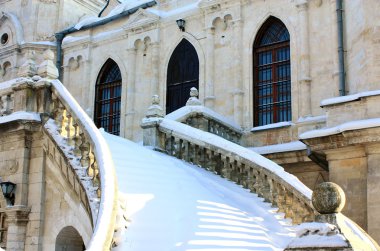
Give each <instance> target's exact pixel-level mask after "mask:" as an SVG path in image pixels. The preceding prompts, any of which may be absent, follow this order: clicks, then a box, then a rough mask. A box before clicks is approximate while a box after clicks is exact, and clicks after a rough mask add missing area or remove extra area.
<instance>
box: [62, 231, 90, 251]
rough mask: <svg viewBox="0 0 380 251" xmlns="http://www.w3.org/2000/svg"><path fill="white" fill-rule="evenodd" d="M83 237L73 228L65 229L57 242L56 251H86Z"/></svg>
mask: <svg viewBox="0 0 380 251" xmlns="http://www.w3.org/2000/svg"><path fill="white" fill-rule="evenodd" d="M84 250H85V246H84V243H83V239H82V236H80V234H79V233H78V231H77V230H76V229H75V228H74V227H71V226H68V227H64V228H63V229H62V230H61V231H60V232H59V233H58V236H57V239H56V241H55V251H84Z"/></svg>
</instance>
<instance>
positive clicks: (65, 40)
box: [62, 36, 90, 45]
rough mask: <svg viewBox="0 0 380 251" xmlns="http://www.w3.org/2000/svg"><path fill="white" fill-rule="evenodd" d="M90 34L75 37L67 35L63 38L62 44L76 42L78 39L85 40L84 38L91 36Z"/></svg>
mask: <svg viewBox="0 0 380 251" xmlns="http://www.w3.org/2000/svg"><path fill="white" fill-rule="evenodd" d="M89 37H90V36H78V37H74V36H66V37H65V38H64V39H63V40H62V45H65V44H69V43H74V42H76V41H80V40H84V39H87V38H89Z"/></svg>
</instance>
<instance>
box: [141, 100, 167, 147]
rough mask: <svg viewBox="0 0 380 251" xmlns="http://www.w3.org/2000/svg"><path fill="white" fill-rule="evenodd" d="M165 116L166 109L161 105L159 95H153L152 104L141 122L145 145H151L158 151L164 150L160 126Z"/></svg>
mask: <svg viewBox="0 0 380 251" xmlns="http://www.w3.org/2000/svg"><path fill="white" fill-rule="evenodd" d="M163 116H164V111H163V109H162V107H161V106H160V98H159V96H158V95H153V96H152V105H151V106H150V107H149V108H148V111H147V112H146V116H145V118H144V119H143V120H142V122H141V128H142V129H143V145H144V146H150V147H152V148H153V149H155V150H157V151H164V148H165V144H164V139H163V138H162V137H160V132H159V130H158V126H159V124H160V122H161V119H162V117H163Z"/></svg>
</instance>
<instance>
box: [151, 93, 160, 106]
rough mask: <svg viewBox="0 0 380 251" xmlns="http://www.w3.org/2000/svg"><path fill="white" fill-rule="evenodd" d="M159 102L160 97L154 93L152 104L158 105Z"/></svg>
mask: <svg viewBox="0 0 380 251" xmlns="http://www.w3.org/2000/svg"><path fill="white" fill-rule="evenodd" d="M159 104H160V97H159V96H158V95H157V94H156V95H153V96H152V105H159Z"/></svg>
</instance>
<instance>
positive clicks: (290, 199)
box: [0, 56, 378, 250]
mask: <svg viewBox="0 0 380 251" xmlns="http://www.w3.org/2000/svg"><path fill="white" fill-rule="evenodd" d="M30 64H32V63H30ZM51 65H52V62H51V57H49V56H47V57H46V61H45V62H43V63H42V64H41V65H40V66H39V67H37V69H38V73H39V75H40V76H35V73H36V72H35V71H33V70H31V71H29V70H28V69H33V67H31V66H32V65H26V66H24V67H26V68H27V69H26V71H23V72H27V74H26V75H25V76H24V77H21V78H18V79H16V80H13V81H9V82H5V83H2V84H1V85H0V100H1V106H0V116H1V117H0V124H6V123H10V122H12V121H23V123H24V122H25V123H26V122H31V123H32V125H35V126H36V127H38V126H40V127H41V128H42V129H41V130H43V135H44V138H45V141H44V142H45V143H44V149H45V151H46V152H47V154H48V156H49V158H51V159H52V160H54V161H55V163H57V168H58V169H60V171H61V172H62V173H63V175H64V176H65V177H66V179H67V182H68V183H70V184H71V185H72V187H73V188H74V190H75V193H76V194H77V197H78V198H80V203H81V204H82V205H83V207H84V208H85V209H86V210H87V212H88V214H89V216H90V218H91V219H92V222H93V233H92V236H91V238H90V240H89V241H88V243H87V245H86V247H87V250H109V249H110V248H111V247H112V242H113V241H112V238H113V235H114V231H115V221H116V217H117V209H118V196H117V194H118V192H117V191H118V188H117V182H116V178H115V173H114V166H113V161H112V158H111V154H110V151H109V149H108V147H107V143H106V142H105V140H104V138H103V137H102V136H101V134H100V132H99V130H98V129H97V128H96V127H95V125H94V123H93V122H92V121H91V119H90V118H89V117H88V116H87V115H86V113H85V112H84V111H83V110H82V108H81V107H80V106H79V105H78V104H77V102H76V101H75V100H74V98H73V97H72V96H71V95H70V93H69V92H68V91H67V90H66V89H65V88H64V86H63V85H62V83H60V82H59V81H58V80H54V78H55V77H56V74H55V72H56V69H55V68H54V67H53V66H51ZM23 70H25V69H23ZM32 76H33V77H32ZM52 78H53V80H52ZM190 101H191V102H189V106H193V107H192V108H189V107H184V108H181V109H183V110H181V111H177V112H176V114H177V115H176V116H174V115H173V114H172V115H170V116H168V117H166V118H163V117H162V109H161V108H160V107H159V100H158V98H157V97H155V98H154V99H153V104H152V106H151V107H150V108H149V110H148V113H147V114H148V116H147V117H146V118H145V119H144V120H143V123H142V128H143V130H144V145H148V146H151V147H153V148H154V149H155V150H158V151H161V152H164V153H166V154H168V155H171V156H175V157H177V158H179V159H182V160H185V161H187V162H190V163H193V164H195V165H199V166H201V167H204V168H205V169H207V170H209V171H211V172H214V173H216V174H218V175H220V176H222V177H225V178H227V179H229V180H231V181H233V182H235V183H237V184H240V185H242V186H243V187H245V188H248V189H249V190H250V191H251V192H252V193H256V194H258V196H260V197H262V198H264V199H265V201H267V202H270V203H271V204H272V205H273V207H275V208H278V211H279V212H282V213H284V214H285V217H287V218H290V219H292V221H293V224H298V223H305V222H311V221H315V220H316V219H318V217H319V216H320V213H319V212H317V211H316V210H315V209H314V208H313V206H312V202H311V198H312V192H311V191H310V190H309V189H308V188H306V187H305V186H304V185H303V184H302V183H301V182H300V181H299V180H298V179H296V178H295V177H294V176H292V175H290V174H288V173H286V172H285V171H284V170H283V169H282V168H281V167H279V166H278V165H276V164H274V163H273V162H271V161H270V160H268V159H265V158H264V157H262V156H260V155H258V154H256V153H254V152H253V151H250V150H248V149H246V148H244V147H241V146H240V145H238V144H236V143H238V142H239V138H240V137H241V131H240V130H239V128H237V127H236V126H233V125H231V124H230V123H229V122H228V121H225V120H224V119H223V117H221V116H219V115H218V116H217V115H215V113H213V112H212V111H211V112H210V111H209V110H208V109H207V108H204V107H202V106H201V105H200V102H199V101H198V100H197V97H196V95H193V96H192V97H191V100H190ZM176 120H178V121H176ZM234 142H236V143H234ZM319 218H323V217H319ZM326 219H327V220H326ZM329 219H330V220H331V219H332V220H331V221H330V222H329ZM325 220H326V221H327V222H329V223H335V225H337V226H338V228H339V231H338V232H340V231H341V232H342V233H343V234H344V235H345V237H346V239H347V246H346V247H342V249H339V250H352V249H355V250H361V249H362V250H376V249H378V246H377V244H376V242H374V241H373V240H371V238H370V237H368V236H367V235H366V233H365V232H364V231H363V230H361V229H360V228H359V227H357V226H356V224H354V223H353V222H351V221H350V220H349V219H347V218H345V217H344V216H341V215H340V214H339V215H332V216H331V217H330V218H329V217H325ZM312 228H313V226H309V225H307V226H305V229H306V232H308V230H307V229H309V230H310V229H312ZM304 232H305V231H304ZM309 232H310V231H309ZM334 233H335V234H337V232H333V234H334ZM301 237H303V236H300V238H301ZM319 248H320V250H329V249H323V247H319ZM290 249H291V248H290ZM292 250H308V249H307V248H306V249H302V248H300V249H292Z"/></svg>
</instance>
